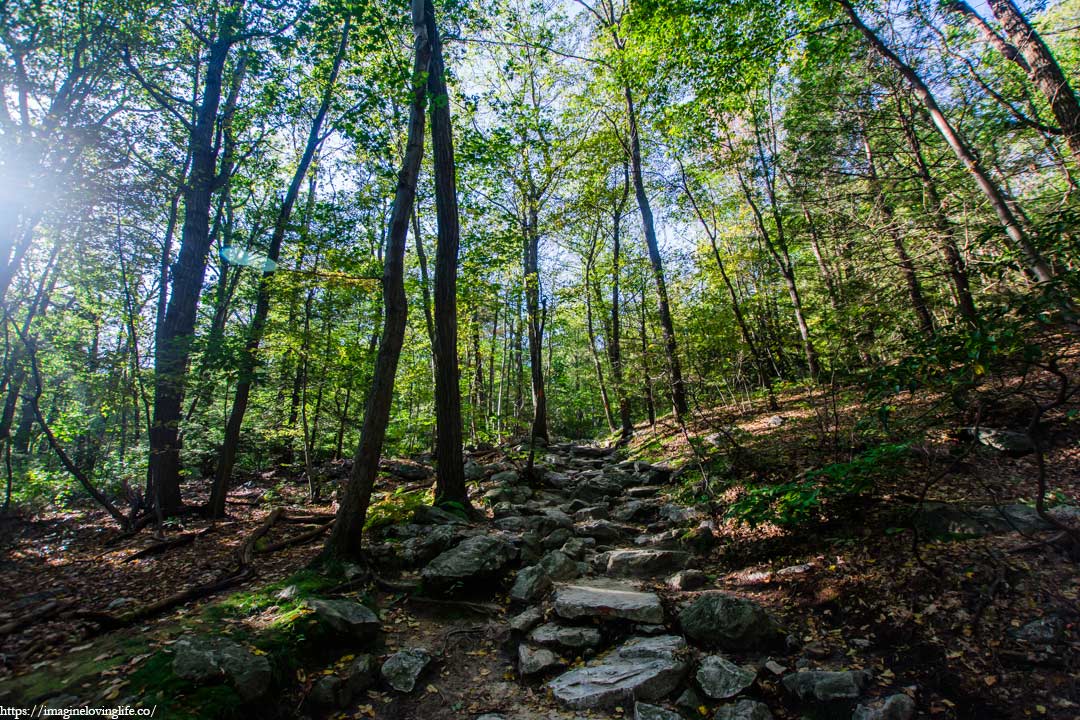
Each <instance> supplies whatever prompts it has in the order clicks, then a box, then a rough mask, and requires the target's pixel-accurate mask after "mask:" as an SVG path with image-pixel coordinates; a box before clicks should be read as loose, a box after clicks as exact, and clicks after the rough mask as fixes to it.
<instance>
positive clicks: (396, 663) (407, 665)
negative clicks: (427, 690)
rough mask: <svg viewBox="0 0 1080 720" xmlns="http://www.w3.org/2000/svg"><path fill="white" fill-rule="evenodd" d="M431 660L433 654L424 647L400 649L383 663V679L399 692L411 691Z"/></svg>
mask: <svg viewBox="0 0 1080 720" xmlns="http://www.w3.org/2000/svg"><path fill="white" fill-rule="evenodd" d="M430 662H431V654H430V653H428V651H427V650H425V649H423V648H409V649H407V650H400V651H398V652H396V653H394V654H393V655H391V656H390V657H388V658H387V659H386V662H384V663H383V664H382V669H381V672H382V676H383V679H384V680H386V682H387V683H388V684H389V685H390V687H392V688H394V689H395V690H397V691H398V692H403V693H410V692H412V691H413V689H414V688H415V687H416V681H417V679H419V677H420V673H422V672H424V668H426V667H427V666H428V663H430Z"/></svg>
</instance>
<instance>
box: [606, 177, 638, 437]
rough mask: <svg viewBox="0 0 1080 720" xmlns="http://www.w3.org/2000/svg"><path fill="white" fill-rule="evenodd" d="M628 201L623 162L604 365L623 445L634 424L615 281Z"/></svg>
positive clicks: (614, 225)
mask: <svg viewBox="0 0 1080 720" xmlns="http://www.w3.org/2000/svg"><path fill="white" fill-rule="evenodd" d="M629 197H630V167H629V165H628V164H627V163H626V161H625V160H624V161H623V191H622V196H621V197H620V198H619V199H618V201H617V202H616V204H615V209H614V211H613V212H612V215H611V327H610V328H609V330H608V344H607V348H608V361H609V362H610V363H611V379H612V383H613V384H614V386H615V397H616V398H617V399H618V401H619V427H620V429H621V435H620V440H621V441H626V440H629V439H630V436H631V435H633V434H634V421H633V418H632V417H631V415H630V398H628V397H627V395H626V386H625V384H624V383H623V366H622V345H621V335H622V329H621V328H620V327H619V303H620V302H622V300H621V298H620V297H619V279H620V274H621V272H622V268H621V266H620V263H621V255H622V217H623V210H624V209H625V207H626V203H627V200H628V199H629Z"/></svg>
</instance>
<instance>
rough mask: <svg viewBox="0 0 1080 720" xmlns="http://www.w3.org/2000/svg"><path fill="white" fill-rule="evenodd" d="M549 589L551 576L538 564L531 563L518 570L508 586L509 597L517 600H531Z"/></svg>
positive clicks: (540, 596) (538, 597) (537, 598)
mask: <svg viewBox="0 0 1080 720" xmlns="http://www.w3.org/2000/svg"><path fill="white" fill-rule="evenodd" d="M550 589H551V577H550V576H549V575H548V574H547V571H546V570H544V568H543V567H541V566H540V565H532V566H531V567H527V568H524V569H522V570H519V571H518V574H517V577H516V578H515V579H514V585H513V587H511V588H510V599H511V600H515V601H517V602H526V603H528V602H533V601H535V600H539V599H540V598H542V597H543V596H544V595H545V594H546V593H547V591H548V590H550Z"/></svg>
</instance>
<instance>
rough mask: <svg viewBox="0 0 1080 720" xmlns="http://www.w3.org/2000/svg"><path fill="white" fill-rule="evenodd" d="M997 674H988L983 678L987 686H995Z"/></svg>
mask: <svg viewBox="0 0 1080 720" xmlns="http://www.w3.org/2000/svg"><path fill="white" fill-rule="evenodd" d="M997 681H998V679H997V675H987V676H986V677H984V678H983V682H984V683H986V687H993V686H995V685H997Z"/></svg>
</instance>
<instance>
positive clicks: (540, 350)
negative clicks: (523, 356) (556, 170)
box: [523, 198, 548, 442]
mask: <svg viewBox="0 0 1080 720" xmlns="http://www.w3.org/2000/svg"><path fill="white" fill-rule="evenodd" d="M527 204H528V206H529V207H528V209H527V210H526V216H525V222H524V223H523V224H524V229H525V253H524V260H525V273H524V275H525V315H526V318H527V320H528V326H529V378H530V381H531V384H532V401H533V420H532V430H531V433H530V435H531V437H533V438H539V439H541V440H543V441H544V442H547V439H548V429H547V394H546V393H545V392H544V334H543V332H542V331H541V329H540V271H539V250H540V248H539V245H540V231H539V228H538V227H537V223H538V222H539V217H538V216H539V213H538V212H537V209H536V205H535V203H534V202H532V198H528V200H527Z"/></svg>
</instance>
